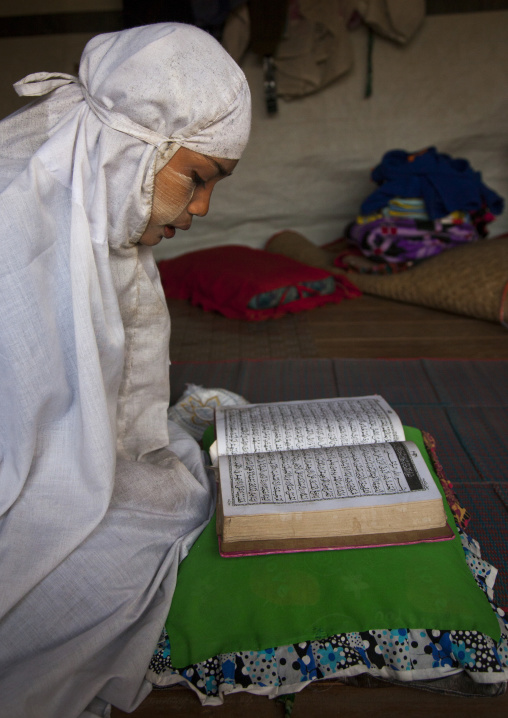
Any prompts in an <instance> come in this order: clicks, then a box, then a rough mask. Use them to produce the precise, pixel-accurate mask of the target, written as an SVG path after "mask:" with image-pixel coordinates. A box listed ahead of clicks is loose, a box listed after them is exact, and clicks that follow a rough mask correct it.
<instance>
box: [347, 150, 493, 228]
mask: <svg viewBox="0 0 508 718" xmlns="http://www.w3.org/2000/svg"><path fill="white" fill-rule="evenodd" d="M371 177H372V179H373V180H374V182H376V183H377V184H378V185H379V187H378V189H377V190H375V191H374V192H372V194H370V195H369V196H368V197H367V198H366V199H365V200H364V202H363V203H362V205H361V213H362V214H364V215H369V214H373V213H375V212H378V211H380V210H381V209H383V207H385V206H386V205H387V204H388V203H389V201H390V199H392V198H393V197H403V198H409V197H419V198H422V199H423V201H424V202H425V207H426V210H427V213H428V215H429V217H430V218H431V219H439V218H441V217H445V216H446V215H447V214H450V212H454V211H461V212H477V211H480V210H482V209H485V208H488V209H489V210H490V212H491V213H492V214H496V215H497V214H501V212H502V211H503V208H504V200H503V198H502V197H500V196H499V195H498V194H497V193H496V192H494V190H492V189H490V188H489V187H487V186H486V185H485V184H483V182H482V176H481V174H480V172H477V171H475V170H473V169H472V167H471V166H470V164H469V162H468V161H467V160H465V159H453V158H452V157H450V156H449V155H446V154H442V153H440V152H438V151H437V150H436V148H435V147H429V148H428V149H426V150H423V151H422V152H418V153H414V154H411V153H409V152H406V151H404V150H391V151H390V152H387V153H386V154H385V155H384V156H383V159H382V160H381V163H380V164H379V165H377V167H375V168H374V169H373V171H372V174H371Z"/></svg>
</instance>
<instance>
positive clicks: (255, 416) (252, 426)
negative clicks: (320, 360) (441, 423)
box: [215, 395, 404, 455]
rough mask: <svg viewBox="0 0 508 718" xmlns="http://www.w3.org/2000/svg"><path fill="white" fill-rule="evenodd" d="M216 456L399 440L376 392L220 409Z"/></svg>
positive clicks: (393, 417)
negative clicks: (359, 395)
mask: <svg viewBox="0 0 508 718" xmlns="http://www.w3.org/2000/svg"><path fill="white" fill-rule="evenodd" d="M215 422H216V432H217V447H218V453H219V455H221V454H222V455H230V454H257V453H259V452H260V451H262V452H268V451H288V450H292V449H312V448H319V447H327V446H349V445H353V444H374V443H382V442H385V441H403V440H404V429H403V427H402V424H401V421H400V419H399V417H398V416H397V414H396V412H395V411H394V410H393V409H392V408H391V407H390V405H389V404H388V403H387V402H386V401H385V400H384V399H383V398H382V397H381V396H378V395H373V396H361V397H340V398H335V399H321V400H318V401H315V400H311V401H288V402H275V403H270V404H249V405H247V406H229V407H220V408H219V409H217V411H216V414H215Z"/></svg>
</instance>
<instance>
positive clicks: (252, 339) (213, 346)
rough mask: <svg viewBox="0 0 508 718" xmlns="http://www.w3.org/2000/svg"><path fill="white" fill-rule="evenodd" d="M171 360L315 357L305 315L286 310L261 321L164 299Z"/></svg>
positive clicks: (313, 345)
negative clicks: (234, 317) (229, 315)
mask: <svg viewBox="0 0 508 718" xmlns="http://www.w3.org/2000/svg"><path fill="white" fill-rule="evenodd" d="M168 307H169V313H170V315H171V342H170V356H171V361H172V362H185V361H194V362H196V361H200V362H207V361H228V360H231V359H241V358H248V359H289V358H293V357H302V358H310V357H316V356H317V351H316V346H315V342H314V338H313V335H312V333H311V331H310V328H309V326H308V324H307V319H306V316H305V315H302V314H299V315H291V314H287V315H285V316H283V317H280V318H279V319H274V320H270V321H265V322H246V321H244V320H240V319H228V318H226V317H223V316H221V315H220V314H217V313H215V312H204V311H203V310H202V309H200V308H198V307H193V306H191V305H190V304H189V303H188V302H184V301H181V300H177V299H169V300H168Z"/></svg>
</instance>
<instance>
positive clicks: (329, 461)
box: [216, 395, 453, 555]
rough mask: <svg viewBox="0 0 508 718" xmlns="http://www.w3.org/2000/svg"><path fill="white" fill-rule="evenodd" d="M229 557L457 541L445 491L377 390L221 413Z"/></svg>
mask: <svg viewBox="0 0 508 718" xmlns="http://www.w3.org/2000/svg"><path fill="white" fill-rule="evenodd" d="M216 438H217V441H216V452H217V454H218V468H219V484H220V488H219V491H218V501H217V533H218V535H219V540H220V545H221V553H222V554H223V555H245V554H256V553H274V552H283V551H302V550H316V549H329V548H330V549H331V548H352V547H360V546H386V545H392V544H401V543H415V542H421V541H435V540H444V539H448V538H453V531H452V530H451V529H450V528H449V526H448V524H447V520H446V514H445V510H444V506H443V499H442V497H441V493H440V491H439V489H438V487H437V485H436V483H435V481H434V479H433V477H432V474H431V473H430V471H429V469H428V468H427V465H426V464H425V461H424V459H423V457H422V455H421V453H420V451H419V449H418V447H417V446H416V444H414V443H413V442H408V441H405V440H404V439H405V437H404V429H403V426H402V424H401V421H400V419H399V417H398V416H397V414H396V413H395V411H394V410H393V409H392V408H391V407H390V406H389V404H387V402H386V401H385V400H384V399H383V398H382V397H381V396H377V395H373V396H364V397H347V398H336V399H321V400H318V401H290V402H278V403H270V404H250V405H247V406H229V407H220V408H218V409H217V410H216Z"/></svg>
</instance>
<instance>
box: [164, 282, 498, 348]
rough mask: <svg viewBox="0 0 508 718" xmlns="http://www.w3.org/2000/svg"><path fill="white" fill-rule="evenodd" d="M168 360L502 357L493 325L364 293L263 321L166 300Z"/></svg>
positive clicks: (496, 330)
mask: <svg viewBox="0 0 508 718" xmlns="http://www.w3.org/2000/svg"><path fill="white" fill-rule="evenodd" d="M169 308H170V313H171V318H172V335H171V352H170V353H171V359H172V361H173V362H189V361H191V362H192V361H194V362H196V361H227V360H234V359H294V358H307V357H324V358H328V357H348V358H351V357H357V358H367V357H370V358H380V357H383V358H384V357H389V358H399V359H400V358H405V359H406V358H414V357H426V358H431V357H433V358H440V359H446V358H448V359H508V331H507V329H505V328H504V327H503V326H501V325H500V324H495V323H493V322H486V321H482V320H480V319H472V318H469V317H465V316H460V315H458V314H449V313H447V312H440V311H436V310H434V309H427V308H425V307H418V306H415V305H411V304H403V303H401V302H394V301H391V300H388V299H381V298H379V297H374V296H369V295H366V294H365V295H363V296H362V297H360V298H358V299H353V300H346V301H343V302H341V303H340V304H328V305H325V306H323V307H319V308H317V309H313V310H312V311H310V312H304V313H302V314H296V315H286V316H284V317H281V318H280V319H276V320H272V321H266V322H245V321H241V320H235V319H227V318H226V317H223V316H221V315H219V314H214V313H209V312H203V311H202V310H201V309H199V308H198V307H192V306H190V304H188V303H187V302H184V301H181V300H174V299H172V300H169Z"/></svg>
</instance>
